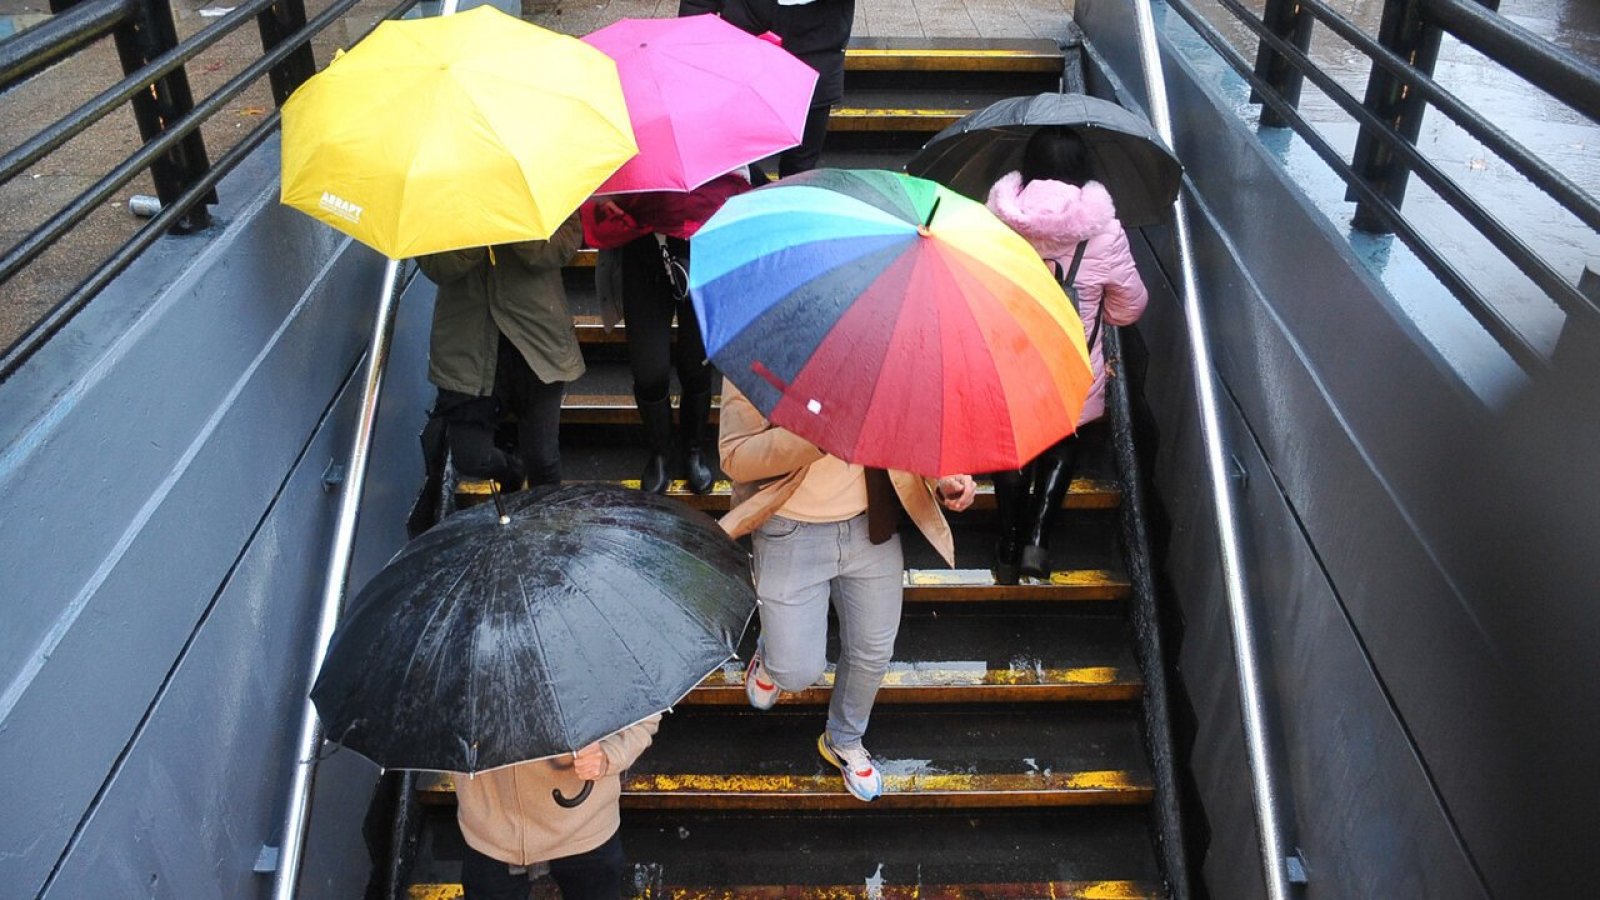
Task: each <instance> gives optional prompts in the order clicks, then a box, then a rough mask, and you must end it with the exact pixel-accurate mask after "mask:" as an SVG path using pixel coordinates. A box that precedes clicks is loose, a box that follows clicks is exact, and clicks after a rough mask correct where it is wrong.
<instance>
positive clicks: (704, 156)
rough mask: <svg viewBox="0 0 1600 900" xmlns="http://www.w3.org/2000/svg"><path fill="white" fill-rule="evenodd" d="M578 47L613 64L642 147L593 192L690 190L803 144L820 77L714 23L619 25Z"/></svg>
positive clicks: (779, 51) (771, 47) (713, 19)
mask: <svg viewBox="0 0 1600 900" xmlns="http://www.w3.org/2000/svg"><path fill="white" fill-rule="evenodd" d="M583 41H584V42H585V43H587V44H590V45H591V46H594V47H596V48H598V49H599V50H601V51H603V52H604V53H605V54H606V55H607V56H609V57H611V58H612V59H614V60H616V63H617V75H618V77H619V78H621V80H622V93H623V95H624V96H625V97H626V98H627V101H628V115H629V117H630V120H631V121H632V123H633V134H634V137H635V139H637V141H638V143H639V155H638V156H635V157H634V158H633V159H630V160H628V161H627V162H626V163H624V164H623V166H622V168H620V169H618V170H617V172H616V174H614V175H612V176H611V177H610V178H608V179H607V180H606V182H605V184H602V185H601V186H600V187H599V188H598V190H597V191H596V193H601V194H625V193H634V192H638V191H657V190H666V191H690V190H694V189H695V188H697V187H699V186H700V185H702V184H705V183H706V182H707V181H710V180H711V179H713V178H715V177H717V176H718V175H721V174H723V173H724V172H728V171H732V170H733V169H737V168H738V167H740V166H742V165H745V164H747V163H752V162H755V161H756V160H758V159H762V158H763V157H766V156H770V155H772V154H773V153H777V152H778V151H780V150H786V149H788V148H790V147H793V146H795V145H796V144H798V143H800V139H801V137H802V135H803V132H804V130H805V124H806V113H807V112H808V111H809V109H810V106H811V89H812V87H813V86H815V85H816V83H817V71H816V70H815V69H813V68H811V67H810V66H808V65H806V64H805V63H803V62H801V61H800V60H798V59H796V58H795V57H794V56H793V55H792V54H790V53H789V51H787V50H784V49H783V48H781V47H779V46H777V45H776V44H773V43H771V42H769V41H765V40H762V39H761V38H758V37H755V36H753V35H751V34H749V33H748V32H745V31H744V30H743V29H740V28H738V27H735V26H733V25H729V24H728V23H727V22H725V21H723V20H722V19H721V18H719V17H717V16H688V17H685V18H678V19H621V20H619V21H617V22H616V23H615V24H612V25H608V26H606V27H605V28H602V29H600V30H599V31H596V32H594V33H592V34H589V35H587V36H585V37H584V38H583Z"/></svg>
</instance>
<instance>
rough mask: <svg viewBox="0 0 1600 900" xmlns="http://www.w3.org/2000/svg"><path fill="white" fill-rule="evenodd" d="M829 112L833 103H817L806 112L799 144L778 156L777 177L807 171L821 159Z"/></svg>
mask: <svg viewBox="0 0 1600 900" xmlns="http://www.w3.org/2000/svg"><path fill="white" fill-rule="evenodd" d="M831 112H833V104H831V103H819V104H817V105H816V106H813V107H811V111H810V112H808V113H806V128H805V131H804V132H803V133H802V137H801V138H800V144H799V146H796V147H790V148H789V149H787V150H785V151H783V154H782V155H780V156H779V157H778V177H779V178H788V177H789V176H790V175H793V174H795V173H796V172H809V171H811V170H812V169H815V168H816V167H817V163H818V162H820V161H821V160H822V142H823V141H824V140H825V139H826V138H827V137H828V115H829V114H830V113H831ZM757 187H760V185H757Z"/></svg>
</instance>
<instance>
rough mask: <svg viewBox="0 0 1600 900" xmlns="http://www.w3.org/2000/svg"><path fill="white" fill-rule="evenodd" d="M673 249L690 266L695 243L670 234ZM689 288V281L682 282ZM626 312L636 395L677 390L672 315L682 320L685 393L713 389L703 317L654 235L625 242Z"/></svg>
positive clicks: (659, 395)
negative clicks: (673, 276) (672, 272)
mask: <svg viewBox="0 0 1600 900" xmlns="http://www.w3.org/2000/svg"><path fill="white" fill-rule="evenodd" d="M667 248H668V249H669V250H671V251H672V254H673V256H675V257H676V258H677V260H678V261H679V262H680V263H681V264H682V265H683V266H684V267H685V270H687V268H688V264H689V242H688V241H682V240H678V239H677V238H668V239H667ZM682 286H683V287H684V288H687V287H688V284H687V280H685V282H684V283H683V285H682ZM622 315H623V318H624V319H626V320H627V325H628V327H627V335H628V364H629V366H630V367H631V368H632V370H633V394H634V396H635V397H637V398H638V399H639V400H641V401H653V400H664V399H666V397H667V394H668V393H669V392H670V391H671V389H672V368H673V352H672V319H673V317H674V316H676V317H677V319H678V347H677V369H678V385H679V387H681V388H682V389H683V393H684V394H686V395H687V394H704V393H707V392H709V391H710V390H711V367H710V366H707V365H706V346H705V342H704V341H703V340H702V339H701V337H700V320H699V319H697V318H695V315H694V304H693V303H691V302H690V300H689V296H688V294H687V293H685V294H683V295H682V296H679V289H678V288H677V287H675V286H674V285H673V283H672V281H671V279H669V278H668V277H667V270H666V266H665V265H664V263H663V260H662V258H661V246H660V244H659V243H658V242H657V241H656V239H655V236H654V235H647V236H645V237H642V238H639V239H637V240H635V241H633V242H631V243H628V244H625V245H623V247H622Z"/></svg>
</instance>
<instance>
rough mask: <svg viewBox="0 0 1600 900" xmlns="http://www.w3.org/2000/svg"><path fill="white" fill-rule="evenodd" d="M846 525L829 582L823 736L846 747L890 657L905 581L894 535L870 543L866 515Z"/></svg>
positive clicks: (868, 710) (859, 731) (861, 724)
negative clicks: (830, 650) (829, 678)
mask: <svg viewBox="0 0 1600 900" xmlns="http://www.w3.org/2000/svg"><path fill="white" fill-rule="evenodd" d="M849 525H850V534H849V538H848V542H847V544H846V548H847V549H846V556H845V559H844V562H843V564H842V565H841V566H840V571H839V577H838V578H837V579H836V580H835V582H834V587H835V590H834V597H833V604H834V609H835V611H837V612H838V614H839V660H838V662H837V663H836V664H835V665H834V677H833V698H832V699H831V700H830V701H829V703H828V737H829V738H830V739H831V740H832V741H833V743H834V746H836V747H839V748H841V749H846V750H847V749H850V748H853V747H858V746H860V745H861V739H862V736H863V735H864V734H866V731H867V722H868V720H869V719H870V718H871V716H872V704H873V701H874V700H875V699H876V698H877V696H878V686H879V685H880V684H882V682H883V676H884V673H885V672H887V671H888V670H889V662H890V660H891V659H893V657H894V639H895V635H897V634H898V633H899V631H900V606H901V599H902V595H903V593H904V584H905V557H904V555H903V553H902V551H901V548H900V536H899V535H895V536H894V537H892V538H890V539H889V540H887V541H885V542H884V543H881V544H874V543H872V542H871V541H870V540H868V538H867V517H866V516H864V515H863V516H857V517H856V518H854V519H852V520H850V523H849Z"/></svg>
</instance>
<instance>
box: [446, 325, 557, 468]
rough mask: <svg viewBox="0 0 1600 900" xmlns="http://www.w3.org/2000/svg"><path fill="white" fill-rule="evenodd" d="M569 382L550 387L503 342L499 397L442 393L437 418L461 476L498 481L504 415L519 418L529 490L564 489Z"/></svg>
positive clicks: (496, 377) (496, 378)
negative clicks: (497, 439)
mask: <svg viewBox="0 0 1600 900" xmlns="http://www.w3.org/2000/svg"><path fill="white" fill-rule="evenodd" d="M566 387H567V386H566V383H565V382H560V381H557V382H553V383H549V384H546V383H545V382H543V381H540V380H539V376H537V375H535V374H534V373H533V369H531V368H529V366H528V361H527V360H525V359H523V358H522V353H521V352H520V351H518V350H517V348H516V346H515V345H514V344H512V343H511V342H510V341H509V340H507V339H506V337H505V335H501V336H500V347H499V355H498V356H497V357H496V360H495V372H494V393H493V394H491V395H490V396H488V397H474V396H473V395H471V394H463V393H460V392H459V391H450V390H445V389H444V388H440V389H439V398H438V400H437V401H436V402H435V404H434V410H433V414H434V415H436V416H438V417H440V418H442V419H443V420H444V421H445V427H446V432H445V434H446V437H447V440H448V441H449V444H450V452H451V455H452V457H453V458H454V460H455V465H456V470H457V471H458V472H460V473H461V474H463V475H467V476H471V477H475V478H492V477H496V476H497V474H498V472H499V470H500V469H501V467H502V466H503V462H502V458H501V457H500V456H499V454H501V451H500V450H498V449H497V448H496V447H495V444H494V432H495V425H496V423H497V422H498V421H499V418H500V416H501V414H502V413H504V412H507V411H509V412H511V413H512V414H513V415H515V416H516V417H517V455H518V456H520V457H521V458H522V467H523V469H524V471H525V472H526V473H527V476H528V484H529V486H530V487H531V486H533V485H537V484H560V483H561V398H562V395H563V394H565V393H566Z"/></svg>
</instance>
